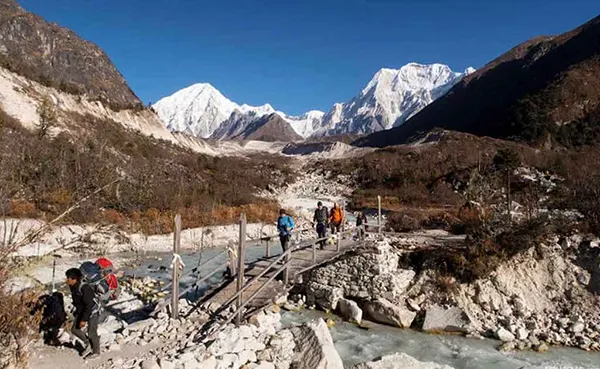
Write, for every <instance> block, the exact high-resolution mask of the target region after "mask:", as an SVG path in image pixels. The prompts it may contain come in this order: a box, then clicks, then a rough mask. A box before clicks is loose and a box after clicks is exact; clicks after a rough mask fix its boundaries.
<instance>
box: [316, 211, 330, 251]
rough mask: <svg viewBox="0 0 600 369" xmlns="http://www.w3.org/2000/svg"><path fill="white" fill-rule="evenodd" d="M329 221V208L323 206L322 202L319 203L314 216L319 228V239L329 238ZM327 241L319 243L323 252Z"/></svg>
mask: <svg viewBox="0 0 600 369" xmlns="http://www.w3.org/2000/svg"><path fill="white" fill-rule="evenodd" d="M328 219H329V211H328V210H327V207H325V206H323V203H322V202H321V201H319V202H317V209H316V210H315V215H314V216H313V223H315V224H316V228H317V237H318V238H325V237H327V226H328V224H327V221H328ZM326 242H327V240H322V241H319V246H320V247H321V250H323V248H324V247H325V243H326Z"/></svg>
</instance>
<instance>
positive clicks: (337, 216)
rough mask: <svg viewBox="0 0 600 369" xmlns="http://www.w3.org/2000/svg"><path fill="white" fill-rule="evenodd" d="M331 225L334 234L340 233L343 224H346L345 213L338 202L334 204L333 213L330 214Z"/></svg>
mask: <svg viewBox="0 0 600 369" xmlns="http://www.w3.org/2000/svg"><path fill="white" fill-rule="evenodd" d="M329 224H330V225H331V233H332V234H336V233H337V232H339V231H340V230H341V228H342V224H344V211H343V210H342V208H340V206H339V205H338V203H337V202H334V203H333V208H331V212H330V213H329Z"/></svg>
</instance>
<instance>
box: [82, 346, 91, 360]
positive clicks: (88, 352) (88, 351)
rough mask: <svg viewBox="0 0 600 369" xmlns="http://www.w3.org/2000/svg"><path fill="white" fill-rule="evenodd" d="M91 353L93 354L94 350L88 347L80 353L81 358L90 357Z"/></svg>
mask: <svg viewBox="0 0 600 369" xmlns="http://www.w3.org/2000/svg"><path fill="white" fill-rule="evenodd" d="M91 353H92V348H91V347H90V346H89V345H88V346H87V347H86V348H85V349H83V351H81V352H80V353H79V356H81V357H83V358H85V357H86V356H88V355H89V354H91Z"/></svg>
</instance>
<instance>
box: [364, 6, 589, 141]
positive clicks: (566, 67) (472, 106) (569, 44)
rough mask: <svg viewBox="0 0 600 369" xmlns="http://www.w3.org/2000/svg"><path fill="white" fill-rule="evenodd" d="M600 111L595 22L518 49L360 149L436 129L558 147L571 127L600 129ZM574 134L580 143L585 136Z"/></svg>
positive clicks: (372, 136)
mask: <svg viewBox="0 0 600 369" xmlns="http://www.w3.org/2000/svg"><path fill="white" fill-rule="evenodd" d="M599 106H600V17H596V18H594V19H592V20H590V21H589V22H587V23H585V24H584V25H582V26H580V27H578V28H576V29H574V30H572V31H569V32H566V33H564V34H561V35H558V36H553V37H537V38H534V39H532V40H529V41H527V42H524V43H523V44H520V45H518V46H516V47H515V48H513V49H512V50H510V51H508V52H507V53H505V54H504V55H502V56H500V57H499V58H497V59H495V60H493V61H492V62H490V63H489V64H488V65H486V66H485V67H484V68H483V69H481V70H479V71H477V72H476V73H473V74H472V75H469V76H468V77H466V78H465V79H463V81H461V82H460V83H459V84H457V85H456V86H455V87H454V88H452V90H450V91H449V92H448V94H446V95H445V96H444V97H442V98H440V99H439V100H437V101H435V102H434V103H432V104H431V105H429V106H428V107H427V108H425V109H423V110H422V111H421V112H420V113H419V114H417V115H416V116H415V117H413V118H412V119H410V120H409V121H408V122H407V123H406V124H404V125H402V126H401V127H397V128H395V129H394V130H392V131H391V132H386V133H385V134H383V133H376V134H373V135H371V136H369V137H367V138H365V139H363V140H359V141H358V144H360V145H369V146H380V147H381V146H387V145H392V144H398V143H403V142H406V141H407V140H408V139H409V138H410V137H411V136H413V135H414V134H415V133H417V132H419V131H427V130H430V129H432V128H434V127H442V128H445V129H450V130H458V131H464V132H469V133H474V134H477V135H486V136H492V137H498V138H508V139H517V140H524V141H528V142H536V141H538V140H540V139H542V138H545V139H548V138H549V137H555V138H557V139H559V141H560V140H561V139H562V138H563V137H564V136H566V135H571V134H572V133H574V132H570V129H571V128H573V127H578V126H577V125H571V124H570V123H574V122H575V123H579V127H580V128H585V126H587V127H589V126H592V128H593V127H595V125H597V119H596V118H593V115H594V114H595V116H596V117H597V116H598V115H600V114H598V110H599V109H600V108H599ZM582 125H583V126H582ZM576 130H577V131H578V132H575V135H582V134H584V133H586V132H584V131H585V129H576ZM591 131H593V132H595V131H597V130H596V129H592V130H591ZM586 134H587V133H586ZM594 137H596V136H594Z"/></svg>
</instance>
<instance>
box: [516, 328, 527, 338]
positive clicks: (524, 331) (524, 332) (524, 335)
mask: <svg viewBox="0 0 600 369" xmlns="http://www.w3.org/2000/svg"><path fill="white" fill-rule="evenodd" d="M515 336H516V337H517V339H518V340H526V339H527V337H529V331H527V329H525V328H523V327H520V328H517V331H516V333H515Z"/></svg>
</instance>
